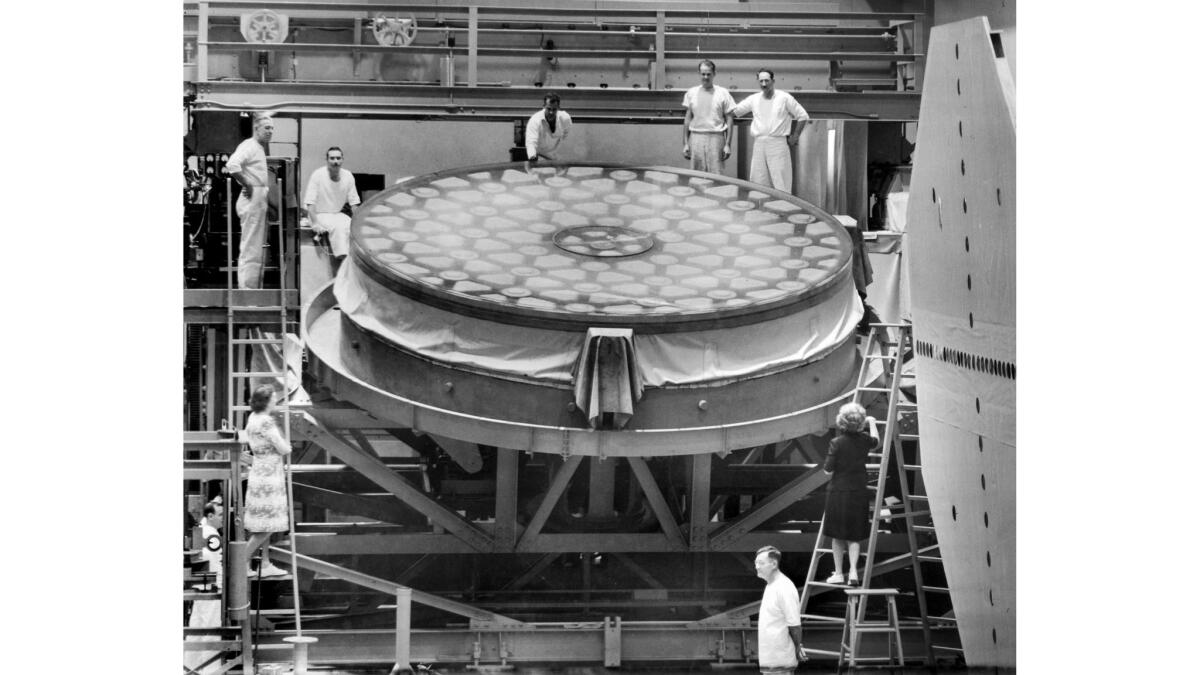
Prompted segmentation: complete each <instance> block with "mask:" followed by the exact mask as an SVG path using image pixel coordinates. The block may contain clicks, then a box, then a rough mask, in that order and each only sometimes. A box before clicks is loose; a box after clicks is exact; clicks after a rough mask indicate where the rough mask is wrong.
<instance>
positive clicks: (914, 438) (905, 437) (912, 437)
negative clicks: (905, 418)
mask: <svg viewBox="0 0 1200 675" xmlns="http://www.w3.org/2000/svg"><path fill="white" fill-rule="evenodd" d="M896 438H899V439H900V440H902V441H919V440H921V436H920V435H919V434H896Z"/></svg>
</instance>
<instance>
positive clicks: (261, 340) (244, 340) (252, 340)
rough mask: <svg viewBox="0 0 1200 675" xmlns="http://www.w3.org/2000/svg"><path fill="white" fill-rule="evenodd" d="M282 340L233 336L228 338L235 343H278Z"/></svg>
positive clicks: (281, 342)
mask: <svg viewBox="0 0 1200 675" xmlns="http://www.w3.org/2000/svg"><path fill="white" fill-rule="evenodd" d="M283 342H284V341H283V339H282V338H234V339H232V340H230V343H231V344H235V345H280V344H283Z"/></svg>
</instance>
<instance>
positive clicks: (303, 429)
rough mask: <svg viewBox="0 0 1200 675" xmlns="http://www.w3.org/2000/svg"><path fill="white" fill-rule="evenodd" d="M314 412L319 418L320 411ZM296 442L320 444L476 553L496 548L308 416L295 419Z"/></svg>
mask: <svg viewBox="0 0 1200 675" xmlns="http://www.w3.org/2000/svg"><path fill="white" fill-rule="evenodd" d="M313 412H314V413H315V414H317V415H319V414H320V413H319V410H318V409H314V410H313ZM291 424H292V429H293V431H294V434H293V438H304V439H307V440H310V441H312V442H314V443H317V444H318V445H320V446H321V447H323V448H325V450H326V451H328V452H329V453H330V455H333V456H335V457H337V458H339V459H341V460H342V461H343V462H345V463H346V464H347V465H349V466H351V467H353V468H354V469H355V470H356V471H358V472H359V473H361V474H362V475H363V476H365V477H366V478H369V479H370V480H371V481H372V482H374V483H376V484H378V485H379V486H380V487H382V488H384V489H385V490H387V491H388V492H391V493H392V494H394V495H395V496H396V498H397V499H399V500H400V501H402V502H404V503H405V504H407V505H408V506H411V507H412V508H414V509H416V510H417V511H419V512H420V513H421V514H423V515H425V516H428V517H429V519H430V520H431V521H432V522H434V523H435V524H437V525H438V526H440V527H443V528H445V529H446V531H447V532H450V533H451V534H453V535H454V536H455V537H457V538H458V539H460V540H461V541H463V542H465V543H466V544H467V545H468V546H470V547H471V548H472V549H473V550H476V551H480V552H486V551H491V550H492V548H493V541H492V537H490V536H489V535H488V534H486V533H484V532H483V531H482V530H480V529H479V528H477V527H476V526H475V525H474V524H473V523H471V522H469V521H467V520H466V519H464V518H463V517H462V516H460V515H458V514H457V513H455V512H453V511H450V510H449V509H447V508H445V507H444V506H442V505H441V504H439V503H438V502H436V501H435V500H434V499H433V498H431V497H429V496H428V495H426V494H425V493H424V492H423V491H422V490H421V489H420V488H418V487H417V486H415V485H413V484H412V483H409V482H408V481H407V480H405V479H404V478H403V477H401V476H399V475H398V474H396V473H395V472H394V471H392V470H391V468H389V467H388V466H387V465H386V464H384V463H383V461H381V460H380V459H379V458H378V457H375V456H373V455H371V454H369V453H368V452H366V451H365V450H362V449H360V448H356V447H355V446H353V445H351V444H349V443H347V442H346V441H343V440H342V439H340V438H338V437H337V436H335V435H334V434H333V433H332V432H331V431H330V430H329V429H328V428H326V427H325V426H324V425H323V424H321V423H320V422H318V421H317V419H316V418H314V417H313V416H312V415H309V414H308V413H307V412H297V413H295V414H293V415H292V420H291Z"/></svg>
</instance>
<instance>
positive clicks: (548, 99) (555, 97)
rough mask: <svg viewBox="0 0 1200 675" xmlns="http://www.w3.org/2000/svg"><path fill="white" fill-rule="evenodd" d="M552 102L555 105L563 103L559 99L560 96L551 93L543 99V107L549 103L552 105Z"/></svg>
mask: <svg viewBox="0 0 1200 675" xmlns="http://www.w3.org/2000/svg"><path fill="white" fill-rule="evenodd" d="M551 101H553V102H554V103H562V101H561V100H559V98H558V94H555V93H549V94H546V95H545V96H543V97H542V105H546V104H547V103H550V102H551Z"/></svg>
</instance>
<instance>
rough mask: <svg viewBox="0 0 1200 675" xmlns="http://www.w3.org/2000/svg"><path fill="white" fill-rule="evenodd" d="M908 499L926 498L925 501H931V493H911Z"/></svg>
mask: <svg viewBox="0 0 1200 675" xmlns="http://www.w3.org/2000/svg"><path fill="white" fill-rule="evenodd" d="M908 499H909V501H912V500H914V499H924V500H925V501H929V495H909V496H908Z"/></svg>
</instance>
